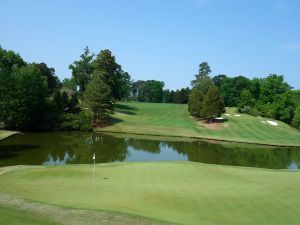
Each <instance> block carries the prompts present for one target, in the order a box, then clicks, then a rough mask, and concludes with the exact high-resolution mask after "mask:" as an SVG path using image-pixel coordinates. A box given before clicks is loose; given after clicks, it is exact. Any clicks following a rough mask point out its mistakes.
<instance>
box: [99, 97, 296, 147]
mask: <svg viewBox="0 0 300 225" xmlns="http://www.w3.org/2000/svg"><path fill="white" fill-rule="evenodd" d="M228 111H229V113H232V115H231V116H226V115H223V117H224V118H225V119H226V120H227V121H225V122H224V123H223V124H220V129H218V130H213V129H209V128H206V127H204V126H203V124H202V123H201V122H200V121H197V120H195V119H194V118H191V117H190V116H189V114H188V111H187V106H186V105H179V104H159V103H136V102H129V103H119V104H118V105H117V107H116V113H115V114H114V115H113V118H114V124H113V125H112V126H107V127H104V128H100V129H98V131H108V132H124V133H133V134H148V135H162V136H163V135H164V136H181V137H195V138H207V139H218V140H228V141H238V142H247V143H257V144H269V145H283V146H300V132H299V131H298V130H296V129H293V128H291V127H290V126H288V125H287V124H285V123H282V122H280V121H277V122H278V126H272V125H270V124H268V123H262V122H261V121H262V120H265V119H263V118H260V117H253V116H250V115H245V114H241V116H240V117H237V116H234V115H235V114H237V113H235V112H234V109H233V108H229V109H228Z"/></svg>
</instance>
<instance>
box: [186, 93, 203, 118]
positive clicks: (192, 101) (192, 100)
mask: <svg viewBox="0 0 300 225" xmlns="http://www.w3.org/2000/svg"><path fill="white" fill-rule="evenodd" d="M203 99H204V94H203V93H202V91H201V90H199V89H197V88H193V89H192V90H191V93H190V95H189V100H188V110H189V112H190V114H191V115H192V116H195V117H201V111H202V107H203V106H202V103H203Z"/></svg>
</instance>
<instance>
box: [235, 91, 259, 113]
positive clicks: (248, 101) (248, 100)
mask: <svg viewBox="0 0 300 225" xmlns="http://www.w3.org/2000/svg"><path fill="white" fill-rule="evenodd" d="M254 105H255V99H254V98H253V96H252V94H251V92H250V90H246V89H245V90H243V91H242V93H241V96H240V100H239V103H238V107H239V108H240V109H242V108H244V107H246V106H248V107H254Z"/></svg>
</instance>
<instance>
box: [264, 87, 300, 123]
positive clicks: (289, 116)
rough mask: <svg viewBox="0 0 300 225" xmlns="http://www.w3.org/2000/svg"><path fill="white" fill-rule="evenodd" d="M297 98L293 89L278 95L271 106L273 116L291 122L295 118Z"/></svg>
mask: <svg viewBox="0 0 300 225" xmlns="http://www.w3.org/2000/svg"><path fill="white" fill-rule="evenodd" d="M296 103H297V100H296V97H295V95H293V93H292V92H291V91H288V92H285V93H283V94H281V95H278V96H277V97H276V98H275V100H274V102H273V104H272V107H271V113H269V114H270V115H271V117H272V118H274V119H277V120H280V121H283V122H285V123H287V124H291V123H292V120H293V118H294V114H295V109H296V105H297V104H296Z"/></svg>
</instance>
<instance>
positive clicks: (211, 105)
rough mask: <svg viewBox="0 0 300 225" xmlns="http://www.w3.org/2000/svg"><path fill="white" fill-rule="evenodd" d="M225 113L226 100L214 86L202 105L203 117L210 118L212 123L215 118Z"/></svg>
mask: <svg viewBox="0 0 300 225" xmlns="http://www.w3.org/2000/svg"><path fill="white" fill-rule="evenodd" d="M224 112H225V106H224V100H223V97H222V96H221V95H220V93H219V90H218V88H217V87H216V86H215V85H214V86H212V87H210V88H209V90H208V92H207V94H206V95H205V97H204V99H203V103H202V109H201V115H202V116H203V117H208V118H209V119H210V121H212V119H213V118H214V117H218V116H221V114H222V113H224Z"/></svg>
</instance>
